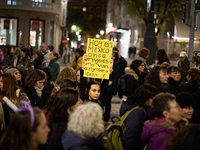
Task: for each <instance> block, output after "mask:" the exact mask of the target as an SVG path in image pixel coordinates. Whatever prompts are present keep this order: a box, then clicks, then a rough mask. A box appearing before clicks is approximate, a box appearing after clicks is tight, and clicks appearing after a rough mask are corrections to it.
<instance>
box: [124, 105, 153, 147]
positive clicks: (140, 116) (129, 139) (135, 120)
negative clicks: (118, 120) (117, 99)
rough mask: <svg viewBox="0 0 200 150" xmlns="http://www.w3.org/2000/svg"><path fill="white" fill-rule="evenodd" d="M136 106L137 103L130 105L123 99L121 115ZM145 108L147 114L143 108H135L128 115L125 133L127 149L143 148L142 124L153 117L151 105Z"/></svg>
mask: <svg viewBox="0 0 200 150" xmlns="http://www.w3.org/2000/svg"><path fill="white" fill-rule="evenodd" d="M136 106H137V104H134V105H131V106H129V105H128V104H126V103H125V102H124V101H123V102H122V105H121V108H120V116H123V115H124V114H125V113H126V112H127V111H128V110H131V109H132V108H133V107H136ZM143 108H144V109H145V111H146V113H147V116H146V115H145V112H144V111H143V110H142V109H135V110H133V111H132V112H131V113H130V114H129V115H128V117H127V118H126V120H125V122H124V124H125V126H126V130H125V132H124V135H123V141H124V147H125V150H143V147H144V144H143V142H142V139H141V133H142V126H143V123H144V122H145V121H146V120H147V119H150V118H151V117H152V115H151V114H152V113H151V112H152V110H151V107H150V106H146V105H145V106H144V107H143Z"/></svg>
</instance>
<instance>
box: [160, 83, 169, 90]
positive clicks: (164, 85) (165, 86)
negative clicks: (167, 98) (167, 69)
mask: <svg viewBox="0 0 200 150" xmlns="http://www.w3.org/2000/svg"><path fill="white" fill-rule="evenodd" d="M161 86H162V88H163V89H164V90H165V91H168V86H167V85H166V84H162V83H161Z"/></svg>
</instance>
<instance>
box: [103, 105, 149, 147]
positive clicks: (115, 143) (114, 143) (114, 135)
mask: <svg viewBox="0 0 200 150" xmlns="http://www.w3.org/2000/svg"><path fill="white" fill-rule="evenodd" d="M135 109H142V110H143V111H144V113H145V115H146V116H147V113H146V111H145V110H144V108H142V107H139V106H136V107H134V108H132V109H131V110H129V111H127V112H126V113H125V114H124V115H123V116H122V117H121V118H120V120H119V121H117V122H115V123H114V124H113V125H112V126H111V127H110V128H109V129H108V136H107V148H108V150H124V146H123V145H124V142H123V140H122V139H123V135H124V132H125V130H126V126H125V124H124V121H125V120H126V118H127V117H128V115H129V114H130V113H131V112H132V111H133V110H135Z"/></svg>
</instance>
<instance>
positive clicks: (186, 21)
mask: <svg viewBox="0 0 200 150" xmlns="http://www.w3.org/2000/svg"><path fill="white" fill-rule="evenodd" d="M181 4H182V5H183V8H182V10H181V12H182V13H183V17H181V19H182V22H183V23H184V24H186V25H189V9H190V8H189V2H183V3H181Z"/></svg>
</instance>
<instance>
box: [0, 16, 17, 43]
mask: <svg viewBox="0 0 200 150" xmlns="http://www.w3.org/2000/svg"><path fill="white" fill-rule="evenodd" d="M17 24H18V19H14V18H9V19H8V18H0V25H1V26H0V45H6V44H9V45H12V46H17V30H18V26H17Z"/></svg>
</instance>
